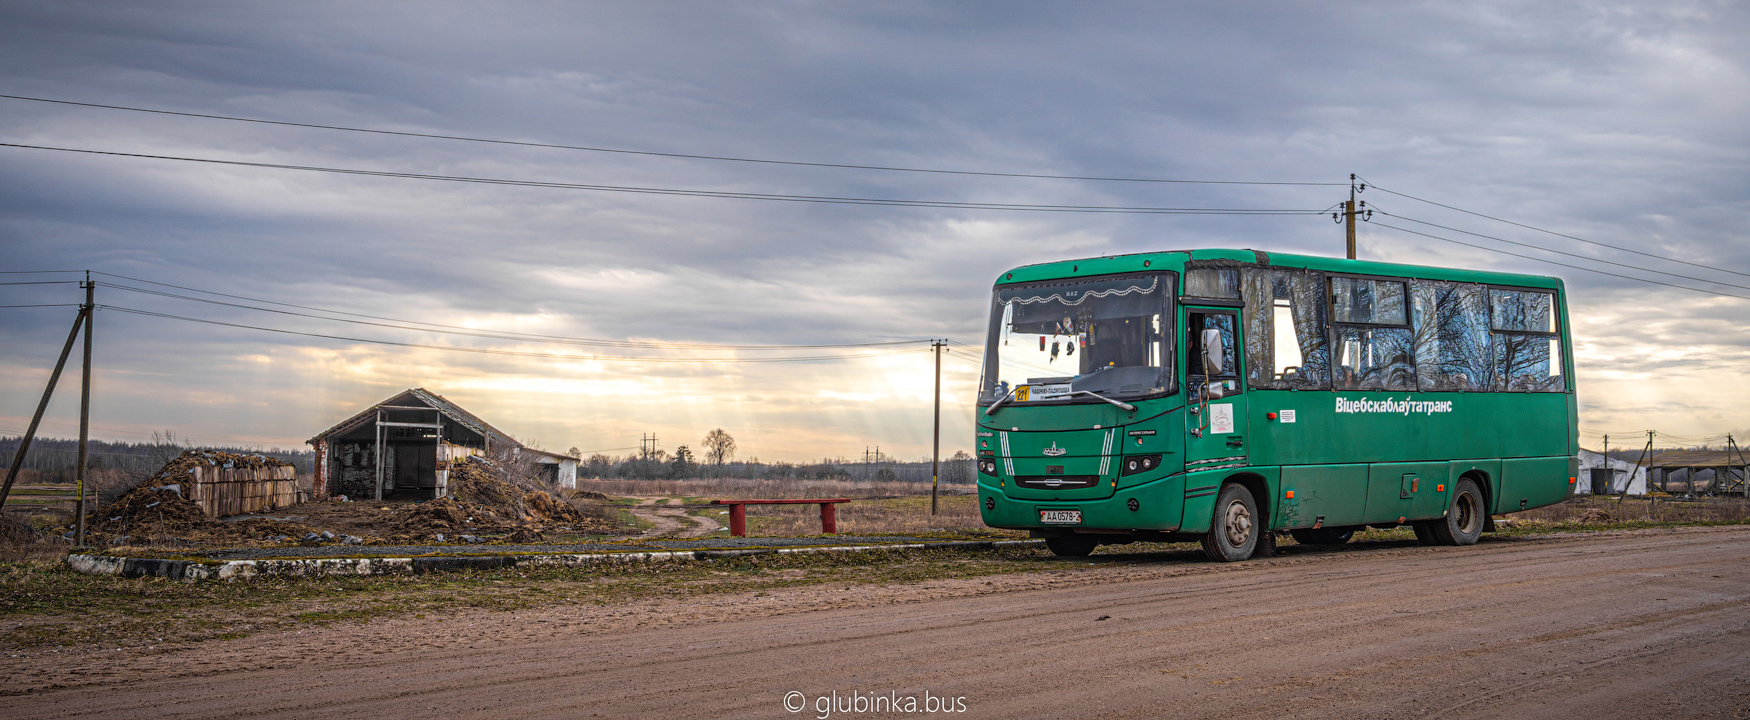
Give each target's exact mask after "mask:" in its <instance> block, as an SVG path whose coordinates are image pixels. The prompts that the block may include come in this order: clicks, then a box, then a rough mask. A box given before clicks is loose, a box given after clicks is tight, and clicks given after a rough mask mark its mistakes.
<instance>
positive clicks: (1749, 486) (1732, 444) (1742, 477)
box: [1726, 435, 1750, 498]
mask: <svg viewBox="0 0 1750 720" xmlns="http://www.w3.org/2000/svg"><path fill="white" fill-rule="evenodd" d="M1726 448H1727V450H1729V451H1730V452H1728V453H1727V454H1726V479H1727V480H1730V479H1731V477H1732V455H1731V453H1733V452H1735V453H1738V466H1739V467H1738V481H1739V488H1740V489H1741V490H1743V492H1744V497H1746V498H1750V463H1746V462H1745V461H1744V450H1743V449H1742V448H1739V447H1738V441H1737V440H1733V439H1732V436H1731V435H1727V436H1726ZM1726 494H1727V495H1730V494H1732V488H1731V486H1729V485H1728V486H1727V487H1726Z"/></svg>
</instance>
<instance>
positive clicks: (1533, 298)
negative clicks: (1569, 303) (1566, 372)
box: [1489, 288, 1567, 392]
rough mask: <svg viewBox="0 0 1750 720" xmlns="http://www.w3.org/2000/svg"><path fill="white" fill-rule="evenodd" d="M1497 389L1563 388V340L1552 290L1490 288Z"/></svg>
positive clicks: (1564, 387) (1565, 386)
mask: <svg viewBox="0 0 1750 720" xmlns="http://www.w3.org/2000/svg"><path fill="white" fill-rule="evenodd" d="M1489 327H1490V329H1491V330H1492V331H1493V336H1494V342H1493V343H1492V345H1493V348H1492V353H1491V354H1492V355H1493V359H1494V363H1493V364H1494V371H1495V372H1494V374H1495V389H1496V390H1498V391H1504V392H1563V391H1566V390H1567V379H1566V378H1565V377H1564V376H1563V375H1562V366H1563V363H1562V340H1561V336H1560V335H1558V334H1556V304H1555V295H1554V294H1553V293H1547V292H1538V291H1534V290H1503V289H1499V288H1490V289H1489Z"/></svg>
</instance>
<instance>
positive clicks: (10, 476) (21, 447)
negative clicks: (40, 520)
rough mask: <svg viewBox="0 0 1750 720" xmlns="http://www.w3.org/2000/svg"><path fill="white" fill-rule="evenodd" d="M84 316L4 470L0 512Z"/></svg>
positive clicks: (75, 324)
mask: <svg viewBox="0 0 1750 720" xmlns="http://www.w3.org/2000/svg"><path fill="white" fill-rule="evenodd" d="M85 314H86V313H85V311H84V310H80V311H79V316H78V318H77V319H75V320H73V329H72V331H70V332H68V333H67V344H66V345H64V346H62V347H61V359H59V360H56V361H55V370H54V372H51V373H49V385H48V387H45V388H43V399H42V401H41V402H38V403H37V405H36V414H35V415H32V416H31V418H30V427H29V428H28V429H26V430H25V431H24V439H23V440H21V441H19V443H18V452H17V454H15V455H13V456H12V466H11V467H9V468H7V469H6V484H5V485H0V510H3V509H5V508H6V496H7V495H10V494H12V482H13V481H14V480H17V479H18V469H19V468H20V467H22V466H23V465H24V454H25V453H26V452H29V451H30V442H31V441H32V440H34V439H36V427H37V425H39V424H41V423H42V421H43V412H44V411H46V410H48V409H49V398H50V397H53V396H54V394H55V383H57V382H59V381H60V379H61V369H62V368H64V367H66V366H67V356H68V355H71V354H72V353H73V341H74V340H77V339H79V328H80V327H83V326H84V324H85V320H86V317H85Z"/></svg>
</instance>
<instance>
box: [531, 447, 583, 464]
mask: <svg viewBox="0 0 1750 720" xmlns="http://www.w3.org/2000/svg"><path fill="white" fill-rule="evenodd" d="M521 450H522V451H523V452H530V453H534V454H536V455H545V456H547V457H550V458H553V459H554V460H570V461H572V462H583V458H580V457H578V456H576V455H566V454H565V453H556V452H552V451H548V450H541V449H539V448H532V447H529V446H527V445H524V446H522V448H521Z"/></svg>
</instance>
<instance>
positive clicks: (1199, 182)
mask: <svg viewBox="0 0 1750 720" xmlns="http://www.w3.org/2000/svg"><path fill="white" fill-rule="evenodd" d="M0 98H7V99H11V100H29V101H31V102H41V103H54V104H57V105H75V106H79V107H91V108H102V109H105V110H126V111H128V112H140V113H152V114H155V115H174V116H179V117H193V118H204V119H208V120H228V121H232V122H246V123H256V124H260V125H280V126H284V127H301V128H312V129H317V130H342V131H346V132H359V133H370V134H373V135H397V136H401V137H416V138H426V139H432V140H457V141H461V142H474V143H488V144H493V145H514V146H518V147H533V148H545V149H551V150H583V151H587V152H599V153H615V154H620V155H644V156H650V157H666V158H679V159H684V160H713V161H719V162H738V163H758V164H763V165H790V166H795V167H820V168H838V169H844V170H879V171H883V172H908V173H931V174H938V175H975V176H982V177H1010V178H1033V179H1044V180H1092V181H1100V182H1131V183H1174V184H1188V185H1297V186H1341V185H1346V184H1347V183H1336V182H1254V181H1241V180H1167V179H1161V178H1128V177H1097V176H1086V175H1047V174H1039V173H1011V172H988V171H978V170H944V169H933V168H912V167H899V166H888V165H853V164H847V163H825V162H803V161H798V160H771V159H761V158H740V157H728V156H723V155H693V154H687V153H668V152H655V151H650V150H626V149H621V148H603V147H589V146H585V145H560V144H555V143H539V142H529V141H522V140H498V139H492V138H479V137H469V136H465V135H443V134H438V133H417V132H408V131H404V130H380V129H373V128H357V127H347V126H344V125H321V124H316V123H302V122H290V121H284V120H263V119H259V118H246V117H236V116H230V115H209V114H205V113H191V112H178V111H174V110H156V109H151V108H138V107H128V106H125V105H103V104H99V103H85V102H74V101H72V100H51V99H48V98H38V97H28V96H24V95H0Z"/></svg>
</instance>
